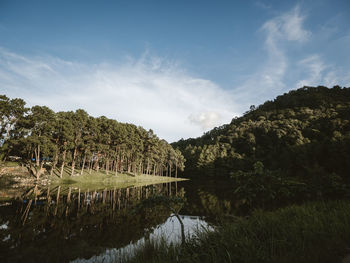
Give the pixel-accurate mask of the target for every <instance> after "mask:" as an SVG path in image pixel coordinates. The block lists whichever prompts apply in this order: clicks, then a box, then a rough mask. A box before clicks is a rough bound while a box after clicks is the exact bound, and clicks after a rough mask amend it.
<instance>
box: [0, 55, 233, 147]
mask: <svg viewBox="0 0 350 263" xmlns="http://www.w3.org/2000/svg"><path fill="white" fill-rule="evenodd" d="M0 86H1V87H2V92H1V93H6V94H7V95H9V96H11V97H22V98H24V99H25V100H26V101H27V102H28V103H29V104H30V105H35V104H39V105H48V106H49V107H51V108H52V109H54V110H56V111H59V110H74V109H77V108H83V109H86V110H87V111H88V112H89V113H90V114H92V115H93V116H100V115H105V116H107V117H110V118H115V119H117V120H118V121H122V122H131V123H135V124H137V125H142V126H144V127H145V128H147V129H149V128H152V129H154V130H155V132H156V133H157V134H158V135H159V136H160V137H161V138H165V139H167V140H169V141H173V140H177V139H180V138H181V137H184V138H187V137H193V136H199V135H200V134H202V132H203V131H204V130H208V129H210V128H213V127H214V126H216V125H220V124H223V123H227V122H229V121H230V120H231V119H232V117H233V116H234V115H236V114H237V113H236V112H235V106H234V104H233V103H232V97H231V94H230V93H228V92H227V91H224V90H222V89H220V88H219V87H218V86H217V85H216V84H215V83H213V82H212V81H209V80H206V79H202V78H197V77H194V76H192V75H191V74H190V73H188V72H186V71H185V70H183V69H182V68H181V67H180V65H178V64H177V63H176V62H172V61H169V60H166V59H162V58H160V57H157V56H153V55H150V54H147V53H145V55H143V56H142V57H141V58H139V59H133V58H129V59H128V60H126V61H124V63H121V64H118V65H112V64H106V63H101V64H96V65H85V64H81V63H75V62H71V61H64V60H61V59H58V58H54V57H27V56H21V55H18V54H15V53H12V52H9V51H7V50H5V49H0Z"/></svg>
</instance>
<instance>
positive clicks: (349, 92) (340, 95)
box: [172, 86, 350, 195]
mask: <svg viewBox="0 0 350 263" xmlns="http://www.w3.org/2000/svg"><path fill="white" fill-rule="evenodd" d="M349 121H350V88H340V87H338V86H336V87H333V88H332V89H329V88H326V87H304V88H301V89H298V90H295V91H290V92H289V93H286V94H284V95H281V96H278V97H277V98H276V99H275V100H274V101H267V102H265V103H264V104H262V105H260V106H258V107H255V106H251V107H250V111H248V112H246V113H245V114H244V115H243V116H242V117H240V118H234V119H233V120H232V121H231V123H230V124H226V125H223V126H221V127H217V128H214V129H213V130H211V131H209V132H207V133H205V134H204V135H203V136H202V137H199V138H196V139H192V138H191V139H187V140H180V141H178V142H176V143H173V144H172V146H173V147H174V148H179V149H180V150H181V152H182V153H183V155H184V157H185V159H186V163H185V166H186V169H185V174H184V176H187V177H198V178H201V177H212V178H218V179H219V178H227V177H229V176H231V177H233V178H234V179H235V180H236V182H237V184H238V185H240V186H242V184H243V185H246V184H249V183H248V182H247V180H248V179H247V178H250V176H254V175H257V174H263V176H259V177H255V178H254V179H253V182H251V183H250V184H258V185H261V184H263V183H264V182H265V185H266V182H268V185H269V187H270V186H271V185H274V184H279V187H277V188H278V189H281V186H285V184H287V185H290V183H286V180H287V179H286V178H288V182H291V180H294V183H293V185H294V187H295V186H296V185H298V187H297V188H298V189H301V188H302V187H301V186H303V187H304V188H308V191H309V192H310V188H312V189H311V190H312V192H314V193H316V194H318V195H324V194H330V192H335V193H336V194H339V193H340V192H342V191H345V190H344V189H343V188H342V187H344V185H345V184H349V183H350V176H349V171H350V161H349V160H350V122H349ZM249 175H250V176H249ZM284 179H285V180H284ZM259 180H262V182H260V183H259ZM278 182H280V183H278ZM281 182H282V183H281ZM256 187H258V186H256ZM287 188H288V187H287ZM340 188H341V189H340ZM342 189H343V190H342Z"/></svg>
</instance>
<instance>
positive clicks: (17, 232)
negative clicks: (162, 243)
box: [0, 183, 184, 262]
mask: <svg viewBox="0 0 350 263" xmlns="http://www.w3.org/2000/svg"><path fill="white" fill-rule="evenodd" d="M177 190H178V189H177V185H176V186H175V184H173V185H171V184H169V183H168V184H158V185H150V186H142V187H129V188H124V189H116V188H113V189H108V188H106V189H98V190H89V189H86V190H82V189H79V188H74V189H73V188H72V187H69V186H57V187H55V188H47V189H39V188H38V187H37V186H35V187H33V188H32V189H30V190H29V191H27V192H26V193H25V194H23V196H22V198H20V199H16V200H13V201H12V202H11V203H7V205H4V206H1V207H0V240H1V241H0V244H1V247H0V249H1V255H0V261H2V262H6V261H10V262H18V261H26V262H32V261H33V262H34V261H35V262H48V261H50V262H66V261H70V260H73V259H77V258H90V257H92V256H94V255H98V254H101V253H103V252H105V251H106V249H107V248H113V249H118V248H122V247H126V246H127V245H129V244H130V243H136V242H137V241H138V240H140V239H142V238H144V237H146V238H147V237H149V236H150V233H153V232H154V229H155V228H156V227H157V226H159V225H160V224H162V223H164V222H166V221H167V219H168V218H169V217H170V216H171V211H170V209H169V207H167V206H164V205H160V204H155V205H154V206H149V207H144V208H143V209H141V210H140V209H135V207H137V205H138V204H140V203H141V201H142V200H145V199H147V198H149V197H151V196H155V195H158V196H159V195H162V196H178V197H183V196H184V190H183V189H182V190H179V191H177Z"/></svg>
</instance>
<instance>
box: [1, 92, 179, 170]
mask: <svg viewBox="0 0 350 263" xmlns="http://www.w3.org/2000/svg"><path fill="white" fill-rule="evenodd" d="M0 139H1V148H0V153H1V159H2V160H4V159H9V158H11V157H12V158H20V159H21V160H22V161H23V162H26V163H27V164H32V161H35V165H34V167H35V169H36V172H35V174H36V175H37V177H39V175H40V174H41V173H42V172H43V171H44V169H45V168H46V169H49V170H50V173H51V174H53V173H57V174H58V175H60V176H61V177H62V175H63V171H64V168H65V166H67V165H69V166H70V167H71V170H70V173H71V175H77V173H76V168H79V169H80V170H79V174H82V173H83V171H84V168H85V169H88V170H89V171H91V169H94V170H97V171H98V170H99V169H100V168H102V169H104V170H105V171H106V173H107V174H108V172H114V173H115V174H117V173H118V172H126V171H127V172H132V173H144V174H154V175H165V176H172V175H174V176H177V171H178V169H180V170H183V168H184V158H183V156H182V154H181V152H180V151H179V150H174V149H173V148H172V147H171V146H170V145H169V144H168V143H167V142H166V141H165V140H161V139H159V138H158V137H157V136H156V135H155V134H154V133H153V131H152V130H148V131H147V130H145V129H144V128H142V127H137V126H135V125H133V124H128V123H120V122H117V121H116V120H112V119H108V118H106V117H104V116H102V117H98V118H94V117H92V116H89V115H88V114H87V113H86V112H85V111H84V110H81V109H79V110H76V111H75V112H73V111H69V112H58V113H55V112H54V111H52V110H51V109H49V108H48V107H46V106H34V107H32V108H31V109H29V108H26V107H25V102H24V101H23V100H22V99H9V98H8V97H6V96H5V95H1V96H0Z"/></svg>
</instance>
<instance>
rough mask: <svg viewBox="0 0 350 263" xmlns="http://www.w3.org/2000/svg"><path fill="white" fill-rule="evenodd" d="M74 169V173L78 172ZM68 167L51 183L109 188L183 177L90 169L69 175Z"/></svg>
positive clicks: (147, 183)
mask: <svg viewBox="0 0 350 263" xmlns="http://www.w3.org/2000/svg"><path fill="white" fill-rule="evenodd" d="M79 172H80V171H79V170H76V173H79ZM69 174H70V169H69V168H68V169H66V170H65V172H64V174H63V178H59V177H57V176H54V177H53V178H52V182H51V185H53V186H55V185H63V186H69V187H72V188H80V189H81V190H88V189H90V190H91V189H94V190H98V189H106V188H107V189H109V188H125V187H131V186H135V187H137V186H144V185H149V184H157V183H169V182H175V181H183V180H186V179H183V178H174V177H165V176H154V175H146V174H137V175H135V174H130V173H128V174H127V173H123V174H122V173H118V175H117V176H115V174H114V173H110V174H108V175H107V174H106V173H105V171H100V172H96V171H91V174H89V173H88V172H84V173H83V174H82V175H76V176H73V177H71V176H70V175H69Z"/></svg>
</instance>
